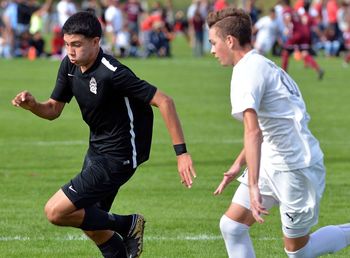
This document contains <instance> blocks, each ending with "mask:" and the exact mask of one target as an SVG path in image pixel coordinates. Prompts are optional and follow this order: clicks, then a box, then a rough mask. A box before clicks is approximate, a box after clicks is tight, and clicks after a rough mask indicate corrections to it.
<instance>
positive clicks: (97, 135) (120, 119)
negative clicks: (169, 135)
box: [51, 50, 157, 168]
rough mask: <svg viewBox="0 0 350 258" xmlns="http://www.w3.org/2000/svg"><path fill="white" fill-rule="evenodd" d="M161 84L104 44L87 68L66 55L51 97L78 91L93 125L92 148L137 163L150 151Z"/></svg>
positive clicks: (62, 98) (66, 99) (86, 118)
mask: <svg viewBox="0 0 350 258" xmlns="http://www.w3.org/2000/svg"><path fill="white" fill-rule="evenodd" d="M156 90H157V89H156V87H154V86H152V85H150V84H149V83H147V82H146V81H144V80H141V79H139V78H138V77H137V76H136V75H135V74H134V73H133V72H132V71H131V70H130V69H129V68H128V67H126V66H124V65H122V64H121V63H120V62H118V61H117V60H116V59H115V58H113V57H112V56H110V55H107V54H104V53H103V51H102V50H100V52H99V54H98V57H97V59H96V61H95V63H94V64H93V66H92V67H90V68H89V69H88V70H87V71H86V72H84V73H82V72H81V70H80V68H79V67H78V66H76V65H74V64H72V63H71V62H70V61H69V59H68V57H67V56H66V57H65V58H64V59H63V61H62V63H61V66H60V68H59V71H58V76H57V81H56V86H55V88H54V90H53V92H52V94H51V98H52V99H54V100H57V101H61V102H67V103H69V102H70V100H71V99H72V97H73V96H74V97H75V99H76V100H77V102H78V105H79V107H80V110H81V113H82V117H83V119H84V121H85V122H86V123H87V124H88V126H89V128H90V148H92V149H93V150H94V151H95V152H96V153H101V154H106V155H109V156H111V157H113V158H115V159H117V160H121V161H123V163H124V164H125V165H126V164H130V166H132V167H133V168H136V166H137V165H138V164H140V163H142V162H144V161H146V160H147V159H148V157H149V153H150V146H151V138H152V127H153V112H152V108H151V106H150V104H149V103H150V101H151V99H152V98H153V96H154V94H155V92H156Z"/></svg>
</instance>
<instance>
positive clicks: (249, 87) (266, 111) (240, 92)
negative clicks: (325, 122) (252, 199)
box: [231, 50, 323, 171]
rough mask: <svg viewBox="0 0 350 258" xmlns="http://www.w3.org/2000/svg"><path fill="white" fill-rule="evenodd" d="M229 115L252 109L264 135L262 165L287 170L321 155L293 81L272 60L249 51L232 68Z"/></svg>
mask: <svg viewBox="0 0 350 258" xmlns="http://www.w3.org/2000/svg"><path fill="white" fill-rule="evenodd" d="M231 105H232V115H233V116H234V117H235V118H237V119H238V120H242V119H243V112H244V111H245V110H247V109H254V110H255V112H256V113H257V116H258V121H259V126H260V129H261V131H262V135H263V143H262V146H261V164H262V165H263V166H264V167H265V168H271V169H275V170H280V171H288V170H294V169H300V168H305V167H309V166H311V165H313V164H315V163H316V162H318V161H319V160H320V159H322V158H323V153H322V151H321V149H320V147H319V143H318V141H317V139H316V138H315V137H314V136H313V135H312V134H311V132H310V130H309V129H308V122H309V120H310V117H309V115H308V113H307V112H306V108H305V103H304V101H303V98H302V96H301V93H300V91H299V88H298V86H297V84H296V83H295V82H294V80H293V79H292V78H291V77H290V76H289V75H288V74H287V73H286V72H284V71H283V70H282V69H281V68H279V67H278V66H276V65H275V64H274V63H273V62H272V61H270V60H269V59H267V58H265V57H264V56H262V55H260V54H258V53H257V51H256V50H252V51H250V52H248V53H247V54H246V55H245V56H244V57H243V58H242V59H241V60H240V61H239V62H238V63H237V64H236V65H235V66H234V68H233V72H232V78H231Z"/></svg>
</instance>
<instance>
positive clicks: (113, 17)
mask: <svg viewBox="0 0 350 258" xmlns="http://www.w3.org/2000/svg"><path fill="white" fill-rule="evenodd" d="M105 19H106V22H107V27H106V30H107V32H114V33H118V32H119V31H120V30H121V29H122V27H123V13H122V12H121V10H120V9H119V8H117V7H115V6H113V5H110V6H108V8H107V9H106V11H105Z"/></svg>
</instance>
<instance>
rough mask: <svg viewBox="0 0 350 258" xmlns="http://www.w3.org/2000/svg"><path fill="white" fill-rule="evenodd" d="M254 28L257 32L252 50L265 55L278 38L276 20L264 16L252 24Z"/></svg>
mask: <svg viewBox="0 0 350 258" xmlns="http://www.w3.org/2000/svg"><path fill="white" fill-rule="evenodd" d="M254 27H255V28H256V29H257V30H258V32H257V35H256V40H255V43H254V48H256V49H257V50H259V51H260V52H261V53H263V54H266V53H267V52H269V51H270V50H271V49H272V47H273V44H274V43H275V41H276V39H277V36H278V24H277V20H273V19H271V17H270V16H264V17H262V18H260V19H259V20H258V21H257V22H256V23H255V24H254Z"/></svg>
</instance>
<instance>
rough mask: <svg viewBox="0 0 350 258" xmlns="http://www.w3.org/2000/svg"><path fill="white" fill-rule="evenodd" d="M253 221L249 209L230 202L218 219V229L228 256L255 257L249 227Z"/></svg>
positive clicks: (236, 257) (239, 257) (237, 257)
mask: <svg viewBox="0 0 350 258" xmlns="http://www.w3.org/2000/svg"><path fill="white" fill-rule="evenodd" d="M254 222H255V220H254V218H253V216H252V213H251V211H250V210H248V209H246V208H244V207H243V206H241V205H239V204H236V203H232V204H231V205H230V207H229V208H228V210H227V211H226V213H225V215H223V216H222V218H221V220H220V230H221V233H222V236H223V238H224V240H225V245H226V250H227V253H228V255H229V257H230V258H232V257H235V258H245V257H250V258H253V257H255V253H254V249H253V244H252V242H251V240H250V236H249V227H250V226H251V225H252V224H253V223H254Z"/></svg>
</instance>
